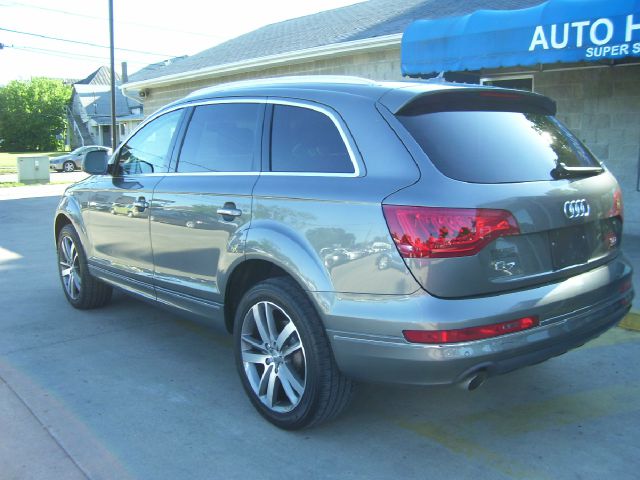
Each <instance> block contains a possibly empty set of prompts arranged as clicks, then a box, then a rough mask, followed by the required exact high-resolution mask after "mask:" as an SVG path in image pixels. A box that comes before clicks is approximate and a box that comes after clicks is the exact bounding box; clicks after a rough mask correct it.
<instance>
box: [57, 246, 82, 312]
mask: <svg viewBox="0 0 640 480" xmlns="http://www.w3.org/2000/svg"><path fill="white" fill-rule="evenodd" d="M59 262H60V276H61V277H62V284H63V285H64V289H65V290H66V292H67V294H68V295H69V297H70V298H72V299H73V300H76V299H77V298H78V297H79V296H80V291H81V288H82V282H81V280H80V257H79V256H78V249H77V248H76V245H75V243H74V241H73V239H72V238H71V237H68V236H64V237H62V239H61V241H60V246H59Z"/></svg>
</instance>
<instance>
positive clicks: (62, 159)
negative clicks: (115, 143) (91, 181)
mask: <svg viewBox="0 0 640 480" xmlns="http://www.w3.org/2000/svg"><path fill="white" fill-rule="evenodd" d="M97 150H100V151H104V152H107V153H109V154H110V153H111V149H110V148H109V147H102V146H100V145H87V146H85V147H78V148H76V149H75V150H74V151H72V152H71V153H68V154H66V155H60V156H59V157H52V158H50V159H49V169H50V170H55V171H57V172H73V171H74V170H76V169H79V168H80V167H81V166H82V161H83V159H84V156H85V155H86V154H87V153H89V152H94V151H97Z"/></svg>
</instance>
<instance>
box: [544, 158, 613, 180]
mask: <svg viewBox="0 0 640 480" xmlns="http://www.w3.org/2000/svg"><path fill="white" fill-rule="evenodd" d="M602 172H604V168H602V167H600V166H593V167H567V166H566V165H565V164H564V163H562V162H558V164H557V166H556V168H554V169H553V170H551V176H552V177H553V178H555V179H556V180H559V179H561V178H578V177H590V176H592V175H599V174H601V173H602Z"/></svg>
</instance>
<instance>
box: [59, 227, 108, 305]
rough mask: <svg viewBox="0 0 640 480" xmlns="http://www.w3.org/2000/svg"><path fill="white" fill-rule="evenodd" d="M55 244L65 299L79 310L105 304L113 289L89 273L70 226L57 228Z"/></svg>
mask: <svg viewBox="0 0 640 480" xmlns="http://www.w3.org/2000/svg"><path fill="white" fill-rule="evenodd" d="M57 245H58V248H57V250H58V274H59V277H60V282H61V283H62V290H63V291H64V294H65V296H66V297H67V300H68V301H69V303H70V304H71V305H72V306H74V307H75V308H78V309H81V310H87V309H91V308H98V307H102V306H103V305H105V304H107V303H108V302H109V300H111V294H112V293H113V289H112V287H111V286H110V285H107V284H106V283H104V282H102V281H100V280H98V279H97V278H95V277H93V276H92V275H91V274H90V273H89V268H88V267H87V257H86V255H85V253H84V249H83V248H82V244H81V243H80V238H79V237H78V234H77V232H76V231H75V229H74V228H73V226H71V225H65V226H64V227H63V228H62V230H60V233H59V234H58V244H57ZM71 246H72V247H73V248H71Z"/></svg>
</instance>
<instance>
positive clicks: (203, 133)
mask: <svg viewBox="0 0 640 480" xmlns="http://www.w3.org/2000/svg"><path fill="white" fill-rule="evenodd" d="M263 110H264V105H262V104H257V103H219V104H214V105H202V106H200V107H196V109H195V111H194V112H193V116H192V117H191V121H190V122H189V127H188V128H187V133H186V135H185V137H184V142H183V143H182V149H181V150H180V157H179V159H178V170H177V171H178V172H183V173H191V172H250V171H256V170H258V168H257V166H256V160H257V159H258V158H259V157H258V155H257V152H259V151H260V138H261V136H260V133H261V132H262V111H263Z"/></svg>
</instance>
